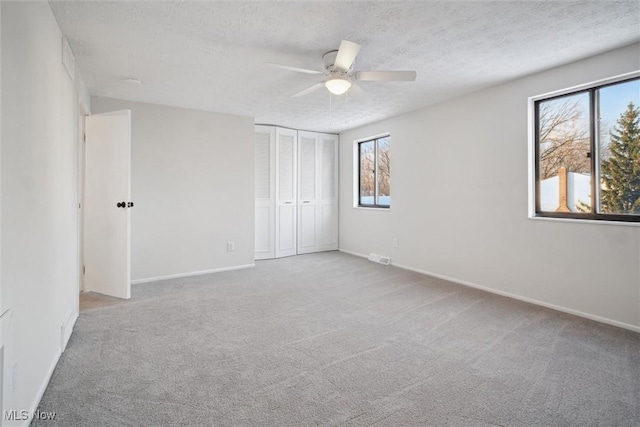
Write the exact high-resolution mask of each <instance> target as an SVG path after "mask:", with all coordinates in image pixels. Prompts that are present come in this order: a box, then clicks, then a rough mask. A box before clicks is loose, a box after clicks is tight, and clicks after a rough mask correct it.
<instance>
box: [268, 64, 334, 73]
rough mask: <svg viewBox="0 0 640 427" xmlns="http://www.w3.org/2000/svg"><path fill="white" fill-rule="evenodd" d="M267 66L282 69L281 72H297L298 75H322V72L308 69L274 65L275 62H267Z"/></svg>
mask: <svg viewBox="0 0 640 427" xmlns="http://www.w3.org/2000/svg"><path fill="white" fill-rule="evenodd" d="M265 64H266V65H268V66H270V67H274V68H280V69H281V70H287V71H295V72H296V73H305V74H322V72H320V71H315V70H308V69H306V68H298V67H290V66H289V65H282V64H274V63H273V62H265Z"/></svg>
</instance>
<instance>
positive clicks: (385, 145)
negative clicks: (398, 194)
mask: <svg viewBox="0 0 640 427" xmlns="http://www.w3.org/2000/svg"><path fill="white" fill-rule="evenodd" d="M390 144H391V138H390V137H389V135H385V136H382V137H378V138H374V139H369V140H366V141H361V142H358V206H362V207H368V208H388V207H389V206H391V169H390V167H391V164H390V158H389V149H390Z"/></svg>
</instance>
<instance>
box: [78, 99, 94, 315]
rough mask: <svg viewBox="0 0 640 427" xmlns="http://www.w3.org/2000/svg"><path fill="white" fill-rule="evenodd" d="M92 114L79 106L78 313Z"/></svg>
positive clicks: (82, 287) (81, 278)
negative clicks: (88, 122) (87, 142)
mask: <svg viewBox="0 0 640 427" xmlns="http://www.w3.org/2000/svg"><path fill="white" fill-rule="evenodd" d="M89 114H91V112H90V111H89V109H88V108H87V107H86V106H85V105H84V104H83V103H80V104H79V106H78V165H77V167H78V173H77V178H78V182H77V188H78V190H77V194H78V215H77V224H78V234H77V235H78V242H77V243H78V264H77V267H78V283H77V292H76V294H77V295H78V312H79V311H80V297H79V296H80V292H84V290H85V289H84V176H85V155H84V153H85V150H84V147H85V146H84V144H85V132H84V131H85V117H87V116H88V115H89Z"/></svg>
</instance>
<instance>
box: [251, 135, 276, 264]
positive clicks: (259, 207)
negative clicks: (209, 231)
mask: <svg viewBox="0 0 640 427" xmlns="http://www.w3.org/2000/svg"><path fill="white" fill-rule="evenodd" d="M253 143H254V168H255V188H254V191H255V228H254V230H255V231H254V233H255V254H254V257H255V259H269V258H273V257H274V256H275V227H274V225H275V224H274V221H275V169H274V166H275V129H274V128H273V127H270V126H256V127H255V131H254V138H253Z"/></svg>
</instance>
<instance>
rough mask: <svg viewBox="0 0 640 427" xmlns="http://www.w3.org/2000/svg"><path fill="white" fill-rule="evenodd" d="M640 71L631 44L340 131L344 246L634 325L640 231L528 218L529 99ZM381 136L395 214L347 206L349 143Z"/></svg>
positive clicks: (638, 313)
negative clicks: (387, 141) (387, 152)
mask: <svg viewBox="0 0 640 427" xmlns="http://www.w3.org/2000/svg"><path fill="white" fill-rule="evenodd" d="M639 68H640V45H637V44H636V45H634V46H630V47H627V48H623V49H619V50H616V51H612V52H609V53H605V54H603V55H599V56H596V57H593V58H589V59H586V60H583V61H580V62H576V63H573V64H569V65H566V66H563V67H560V68H556V69H553V70H550V71H546V72H543V73H540V74H536V75H532V76H529V77H526V78H522V79H519V80H516V81H513V82H510V83H508V84H504V85H501V86H498V87H494V88H490V89H486V90H483V91H480V92H476V93H473V94H470V95H467V96H464V97H460V98H457V99H454V100H451V101H448V102H444V103H441V104H438V105H435V106H432V107H428V108H425V109H421V110H418V111H415V112H412V113H409V114H405V115H402V116H399V117H396V118H392V119H389V120H385V121H382V122H378V123H375V124H371V125H368V126H364V127H361V128H358V129H355V130H352V131H348V132H345V133H343V134H341V135H340V144H341V150H340V156H341V157H340V195H341V196H340V197H341V198H340V248H341V249H342V250H345V251H350V252H354V253H358V254H368V253H369V252H376V253H380V254H383V255H388V256H391V257H392V261H393V262H394V263H395V264H398V265H402V266H407V267H410V268H414V269H418V270H422V271H425V272H430V273H435V274H438V275H443V276H447V277H450V278H453V279H455V280H458V281H463V282H467V283H470V284H474V285H478V286H483V287H486V288H489V289H491V290H493V291H496V292H502V293H508V294H512V295H515V296H517V297H520V298H528V299H532V300H536V301H539V302H542V303H546V304H550V305H556V306H559V307H561V308H563V309H565V310H569V311H574V312H580V313H583V314H584V315H587V316H590V317H597V318H600V319H601V320H605V321H610V323H614V324H621V325H622V326H625V327H630V328H632V329H636V330H640V227H632V226H624V225H604V224H585V223H568V222H553V221H543V220H532V219H528V217H527V212H528V210H527V200H528V196H527V190H528V183H527V177H528V173H527V168H528V160H527V154H528V153H527V150H528V149H527V138H528V133H527V132H528V130H527V120H528V113H527V98H528V97H530V96H535V95H539V94H541V93H546V92H549V91H554V90H560V89H563V88H567V87H571V86H574V85H578V84H582V83H587V82H590V81H594V80H598V79H602V78H606V77H611V76H614V75H618V74H622V73H626V72H630V71H634V70H637V69H639ZM384 132H390V133H391V155H392V166H391V170H392V172H391V195H392V202H391V205H392V207H391V210H389V211H372V210H364V209H357V208H354V207H353V176H354V174H353V141H354V140H356V139H360V138H364V137H367V136H370V135H377V134H381V133H384ZM394 237H395V238H397V239H398V242H399V245H398V246H399V247H398V248H397V249H394V248H392V239H393V238H394ZM616 322H617V323H616Z"/></svg>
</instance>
